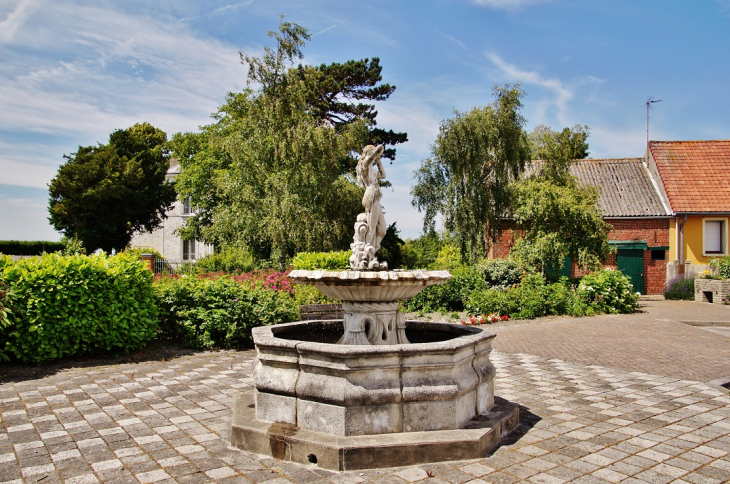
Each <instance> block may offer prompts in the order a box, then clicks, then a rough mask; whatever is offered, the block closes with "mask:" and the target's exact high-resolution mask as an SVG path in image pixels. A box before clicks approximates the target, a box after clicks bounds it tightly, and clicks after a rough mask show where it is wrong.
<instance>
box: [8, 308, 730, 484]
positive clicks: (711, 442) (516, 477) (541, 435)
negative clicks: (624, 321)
mask: <svg viewBox="0 0 730 484" xmlns="http://www.w3.org/2000/svg"><path fill="white" fill-rule="evenodd" d="M657 304H658V305H659V303H657ZM667 307H669V309H667V310H666V311H668V312H669V313H676V312H677V310H676V308H675V309H674V310H672V308H671V305H670V306H667ZM662 308H665V306H662ZM695 308H697V307H696V306H695ZM651 311H652V310H651V309H647V313H645V317H644V323H646V324H648V325H649V327H650V328H651V325H650V324H649V323H650V322H651V320H652V319H651V318H649V317H648V316H646V315H647V314H651ZM658 311H659V312H661V311H665V309H661V308H660V310H658ZM695 312H699V313H702V311H698V310H697V309H695ZM705 315H706V316H708V317H709V316H710V315H709V313H705ZM660 316H661V314H659V316H656V317H655V318H654V319H653V321H656V320H657V319H662V317H660ZM632 317H633V316H630V317H629V318H632ZM713 317H714V316H713ZM592 319H593V320H595V321H596V323H597V324H596V325H595V326H594V328H593V330H594V331H596V332H598V333H600V332H601V331H604V330H603V328H604V326H606V325H605V324H603V323H604V320H602V319H595V318H592ZM617 319H618V318H617ZM695 319H698V318H695ZM608 320H612V318H608ZM588 321H590V320H587V319H581V320H572V322H573V323H575V322H580V324H581V325H582V324H583V323H585V322H588ZM637 321H639V320H637ZM558 322H559V321H557V320H556V321H540V322H537V323H536V324H535V325H534V326H533V327H534V331H535V333H538V335H539V334H541V333H544V334H546V335H548V336H549V335H550V332H551V331H554V330H553V329H550V328H551V325H553V324H556V323H558ZM668 322H673V321H668ZM598 323H600V324H598ZM644 323H642V322H641V321H639V322H636V323H635V324H634V326H641V325H642V324H644ZM532 324H533V323H530V324H519V323H518V324H515V325H514V328H520V330H522V329H521V328H523V327H524V328H529V327H530V326H531V325H532ZM561 324H564V323H561ZM676 324H680V323H676ZM676 324H672V325H661V326H658V327H656V328H654V329H655V330H656V329H657V328H660V329H661V330H662V331H668V332H674V331H680V332H681V330H683V329H684V326H685V325H682V327H681V328H680V327H679V326H676ZM579 326H580V325H579ZM558 327H559V328H562V327H561V326H558ZM504 328H509V326H503V327H499V328H496V329H497V330H498V332H499V333H500V336H499V337H498V340H500V339H502V340H505V341H506V340H508V339H510V338H511V337H512V336H506V335H508V334H510V333H509V331H506V330H505V329H504ZM545 328H547V329H545ZM693 329H694V330H695V331H692V332H690V333H687V335H686V336H683V337H681V338H679V337H678V338H679V339H680V340H681V341H683V344H695V339H696V338H703V336H701V335H710V336H711V337H712V338H722V336H720V335H717V334H713V333H710V332H706V331H703V330H701V329H697V328H693ZM567 330H568V331H571V332H578V330H576V329H573V330H571V329H570V327H568V329H567ZM626 330H627V328H626V327H620V328H618V329H616V331H620V332H618V333H614V334H612V335H610V336H611V337H610V338H607V339H605V341H604V345H605V346H606V347H608V348H614V351H613V352H610V351H608V352H606V353H605V358H607V360H606V361H604V362H600V363H599V364H592V363H591V362H581V361H579V360H580V358H582V357H581V356H580V355H581V354H587V353H590V351H592V350H589V349H587V348H588V345H587V344H586V346H585V347H582V346H580V345H579V344H578V343H577V342H576V341H574V342H573V343H572V344H573V346H574V348H575V349H574V352H575V353H574V354H568V355H567V357H566V358H560V357H557V356H556V355H543V356H540V355H536V354H528V353H530V352H532V353H538V352H540V351H542V352H545V349H544V348H545V347H547V346H545V345H540V344H539V343H536V344H535V346H532V347H528V348H526V351H523V352H522V353H509V352H506V351H505V350H504V349H502V350H501V351H495V352H494V353H493V362H494V364H495V366H496V367H497V370H498V372H497V379H496V393H497V395H498V397H499V398H504V399H506V400H509V401H512V402H516V403H518V404H520V405H521V412H522V414H521V419H520V426H519V427H518V429H517V431H516V432H515V433H514V434H513V435H512V436H510V438H509V440H508V441H506V442H504V443H503V445H502V446H500V447H499V448H498V449H497V450H496V451H495V452H494V453H493V454H492V455H490V456H487V457H485V458H483V459H477V460H470V461H460V462H446V463H435V464H429V465H421V466H413V467H405V468H395V469H379V470H370V471H358V472H345V473H335V472H331V471H325V470H321V469H318V468H316V467H315V466H304V465H298V464H291V463H286V462H281V461H276V460H273V459H270V458H265V457H262V456H257V455H254V454H250V453H247V452H240V451H237V450H234V449H231V448H229V446H228V441H227V438H228V428H229V425H230V417H231V406H232V403H233V395H235V394H236V393H237V392H239V391H251V384H252V383H253V381H252V379H251V371H252V362H253V358H254V356H255V354H254V352H252V351H240V352H236V351H225V352H201V353H196V354H193V355H188V356H182V357H177V358H172V359H170V360H169V361H147V362H143V363H136V364H121V365H108V366H98V367H92V368H71V369H62V370H60V371H58V372H57V373H55V374H52V375H48V376H44V377H39V378H36V379H28V380H18V381H9V382H7V383H3V384H1V385H0V483H7V482H12V483H23V482H29V483H30V482H40V483H43V484H47V483H54V482H68V483H94V482H109V483H123V482H135V483H136V482H141V483H152V482H165V483H172V482H183V483H187V482H189V483H204V482H231V483H233V482H237V483H238V482H266V483H269V484H279V483H289V482H295V483H309V482H336V483H356V482H379V483H389V482H392V483H403V482H428V483H447V482H448V483H464V482H469V483H472V484H480V483H484V482H493V483H513V482H534V483H558V482H579V483H580V482H584V483H605V482H627V483H632V482H656V483H664V482H692V483H720V482H727V481H729V480H730V396H729V395H728V392H726V391H722V389H719V388H718V387H716V386H712V385H708V384H706V383H702V382H700V381H698V380H700V379H701V378H694V377H693V378H686V377H677V376H672V375H671V374H670V373H671V370H667V366H660V367H659V368H660V369H662V370H663V373H662V372H654V371H651V372H650V371H649V369H651V368H653V367H652V366H651V365H653V364H655V363H654V362H653V360H652V359H651V358H646V361H647V362H645V363H641V364H642V365H648V366H639V367H636V368H631V369H629V370H624V369H621V367H620V365H619V364H617V363H616V362H615V361H614V359H611V358H614V353H620V354H625V355H628V354H631V353H640V352H642V351H644V352H645V347H646V346H647V341H645V340H644V341H641V340H638V343H640V345H639V346H632V345H635V344H637V342H636V341H635V340H634V339H631V338H629V339H626V338H624V333H625V332H626ZM582 331H584V332H587V333H590V331H589V330H588V329H583V330H582ZM647 333H648V334H651V331H649V330H647ZM682 334H683V333H682ZM653 338H654V339H659V340H661V341H663V339H662V338H664V336H660V335H657V334H656V333H655V334H653ZM537 340H538V341H539V340H540V338H537ZM627 341H629V342H627ZM618 343H621V344H618ZM505 344H506V343H505ZM555 344H557V343H555ZM555 347H556V348H559V346H555ZM710 351H715V350H710ZM717 351H720V350H717ZM576 354H577V355H578V356H576ZM602 354H603V353H602ZM649 361H650V362H651V363H649ZM705 367H707V368H710V367H711V365H709V363H708V364H705V363H703V364H702V365H700V366H698V367H697V368H698V369H697V370H693V371H698V372H699V371H700V369H702V368H704V369H703V370H702V371H706V368H705ZM717 371H723V370H722V367H721V368H720V369H719V370H717ZM709 373H711V372H709ZM709 373H708V374H709ZM729 373H730V372H729ZM710 376H713V375H710Z"/></svg>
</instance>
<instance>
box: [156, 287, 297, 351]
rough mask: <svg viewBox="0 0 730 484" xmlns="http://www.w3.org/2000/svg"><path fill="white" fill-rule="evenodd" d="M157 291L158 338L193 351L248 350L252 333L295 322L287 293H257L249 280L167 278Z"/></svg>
mask: <svg viewBox="0 0 730 484" xmlns="http://www.w3.org/2000/svg"><path fill="white" fill-rule="evenodd" d="M156 288H157V293H158V298H159V307H160V319H161V323H160V328H161V329H162V333H163V334H164V335H166V336H171V337H179V338H181V339H182V341H183V344H184V345H185V346H188V347H192V348H199V349H208V348H238V347H244V346H250V345H251V343H252V341H253V340H252V336H251V329H252V328H253V327H255V326H264V325H270V324H276V323H284V322H289V321H294V320H296V319H297V317H298V311H297V308H296V305H295V302H294V298H293V297H292V295H291V293H290V292H289V291H281V290H274V289H271V288H264V287H256V282H255V281H253V279H240V280H236V279H234V278H232V277H227V276H222V277H217V278H216V277H207V278H195V277H177V278H176V277H167V278H161V279H158V281H157V283H156Z"/></svg>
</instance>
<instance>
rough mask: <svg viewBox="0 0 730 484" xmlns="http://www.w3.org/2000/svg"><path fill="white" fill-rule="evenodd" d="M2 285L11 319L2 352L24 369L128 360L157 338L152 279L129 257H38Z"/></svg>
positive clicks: (12, 267) (11, 267) (10, 272)
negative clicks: (102, 358) (98, 356)
mask: <svg viewBox="0 0 730 484" xmlns="http://www.w3.org/2000/svg"><path fill="white" fill-rule="evenodd" d="M0 277H1V278H2V279H3V280H4V281H5V283H6V284H7V285H8V288H9V296H8V298H7V299H8V302H7V304H8V307H9V308H10V309H11V310H12V312H13V313H12V315H11V317H10V318H9V320H10V325H9V326H8V327H6V329H5V333H4V336H2V338H3V340H2V341H0V349H2V351H4V352H5V353H6V354H8V355H11V356H13V357H15V358H17V359H20V360H22V361H25V362H33V363H43V362H46V361H50V360H54V359H58V358H62V357H65V356H72V355H81V354H94V353H112V354H119V353H128V352H130V351H133V350H136V349H139V348H141V347H143V346H144V345H146V344H147V343H148V342H149V341H150V340H151V339H152V338H153V337H154V336H155V335H156V334H157V323H158V319H157V307H156V304H155V303H156V301H155V297H154V290H153V288H152V274H151V273H150V271H149V270H147V269H146V268H145V266H144V265H143V264H142V263H141V262H139V261H137V260H135V259H134V258H133V257H131V256H123V255H118V256H114V257H108V256H106V255H103V254H101V255H94V256H84V255H73V256H61V255H56V254H51V255H44V256H42V257H35V258H32V259H22V260H20V261H17V262H14V263H12V264H8V265H6V266H5V267H4V269H3V270H2V272H1V273H0Z"/></svg>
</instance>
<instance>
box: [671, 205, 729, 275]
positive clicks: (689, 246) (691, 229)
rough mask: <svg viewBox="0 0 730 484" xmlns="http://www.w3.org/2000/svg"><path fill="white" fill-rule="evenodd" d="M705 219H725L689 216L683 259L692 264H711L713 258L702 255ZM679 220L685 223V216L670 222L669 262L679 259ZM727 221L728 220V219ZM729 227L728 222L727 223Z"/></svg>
mask: <svg viewBox="0 0 730 484" xmlns="http://www.w3.org/2000/svg"><path fill="white" fill-rule="evenodd" d="M704 218H709V219H715V220H717V219H718V218H724V217H711V216H710V217H703V216H701V215H688V216H687V223H685V224H684V230H683V232H684V251H683V252H684V253H683V255H682V257H683V258H684V260H682V261H680V262H682V263H683V262H684V261H685V260H689V261H691V263H692V264H709V263H710V259H711V257H705V256H704V255H702V252H703V249H702V248H703V245H702V220H703V219H704ZM677 220H679V224H680V225H681V223H682V222H683V221H684V215H682V216H680V217H678V219H677V218H675V219H673V220H672V221H670V222H669V260H670V261H674V260H677V259H678V258H679V251H678V250H677V232H676V231H677ZM726 220H727V219H726ZM725 226H726V227H727V222H725Z"/></svg>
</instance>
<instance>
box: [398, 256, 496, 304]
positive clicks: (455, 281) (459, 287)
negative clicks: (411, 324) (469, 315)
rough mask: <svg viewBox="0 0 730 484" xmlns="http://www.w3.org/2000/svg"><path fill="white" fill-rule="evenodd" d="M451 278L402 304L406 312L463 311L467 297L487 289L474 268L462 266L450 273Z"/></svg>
mask: <svg viewBox="0 0 730 484" xmlns="http://www.w3.org/2000/svg"><path fill="white" fill-rule="evenodd" d="M451 275H452V276H453V277H452V278H451V279H449V280H448V281H447V282H446V283H444V284H441V285H438V286H429V287H427V288H426V289H424V290H423V291H421V292H420V293H419V294H418V295H417V296H415V297H412V298H410V299H407V300H406V301H404V302H403V306H404V307H405V309H406V311H411V312H426V313H429V312H434V311H441V312H447V311H463V310H464V308H465V303H466V301H467V299H468V298H469V295H470V294H471V293H472V292H474V291H480V290H485V289H487V287H488V286H487V283H486V281H485V280H484V276H483V274H482V271H481V270H480V269H479V268H478V267H475V266H462V267H458V268H456V269H454V270H452V271H451Z"/></svg>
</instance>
